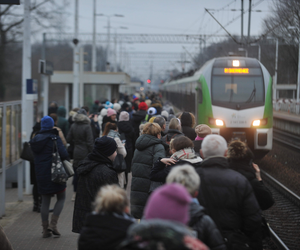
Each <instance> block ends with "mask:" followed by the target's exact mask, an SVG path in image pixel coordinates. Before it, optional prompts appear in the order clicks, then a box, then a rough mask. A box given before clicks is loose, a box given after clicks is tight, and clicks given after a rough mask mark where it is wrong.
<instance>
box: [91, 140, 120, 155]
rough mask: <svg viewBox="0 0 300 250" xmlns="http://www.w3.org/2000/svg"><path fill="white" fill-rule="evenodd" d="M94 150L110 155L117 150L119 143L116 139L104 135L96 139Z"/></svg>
mask: <svg viewBox="0 0 300 250" xmlns="http://www.w3.org/2000/svg"><path fill="white" fill-rule="evenodd" d="M94 150H96V151H99V152H101V153H102V154H104V155H105V156H107V157H108V156H111V155H112V154H113V153H114V152H115V151H116V150H117V143H116V142H115V140H114V139H112V138H110V137H107V136H106V135H104V136H102V137H100V138H97V139H96V140H95V145H94Z"/></svg>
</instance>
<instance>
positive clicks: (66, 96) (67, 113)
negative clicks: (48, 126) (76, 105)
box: [65, 84, 70, 118]
mask: <svg viewBox="0 0 300 250" xmlns="http://www.w3.org/2000/svg"><path fill="white" fill-rule="evenodd" d="M69 99H70V97H69V84H66V86H65V107H66V118H67V117H68V116H69V103H70V100H69Z"/></svg>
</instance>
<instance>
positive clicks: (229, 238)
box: [222, 230, 252, 250]
mask: <svg viewBox="0 0 300 250" xmlns="http://www.w3.org/2000/svg"><path fill="white" fill-rule="evenodd" d="M222 235H223V237H224V241H225V244H226V247H227V249H228V250H251V249H252V248H251V247H250V240H249V238H248V237H247V236H246V235H245V234H244V233H243V232H242V231H240V230H234V231H223V232H222Z"/></svg>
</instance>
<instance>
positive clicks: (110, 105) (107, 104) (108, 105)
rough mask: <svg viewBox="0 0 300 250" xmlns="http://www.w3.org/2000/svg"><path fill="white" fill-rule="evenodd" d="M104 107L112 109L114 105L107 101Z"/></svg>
mask: <svg viewBox="0 0 300 250" xmlns="http://www.w3.org/2000/svg"><path fill="white" fill-rule="evenodd" d="M104 107H105V108H106V109H109V108H111V109H112V108H113V107H114V105H113V104H112V103H111V102H110V101H107V102H106V103H105V105H104Z"/></svg>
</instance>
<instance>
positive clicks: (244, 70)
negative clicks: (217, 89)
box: [224, 68, 249, 74]
mask: <svg viewBox="0 0 300 250" xmlns="http://www.w3.org/2000/svg"><path fill="white" fill-rule="evenodd" d="M224 73H226V74H232V73H233V74H249V68H224Z"/></svg>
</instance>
